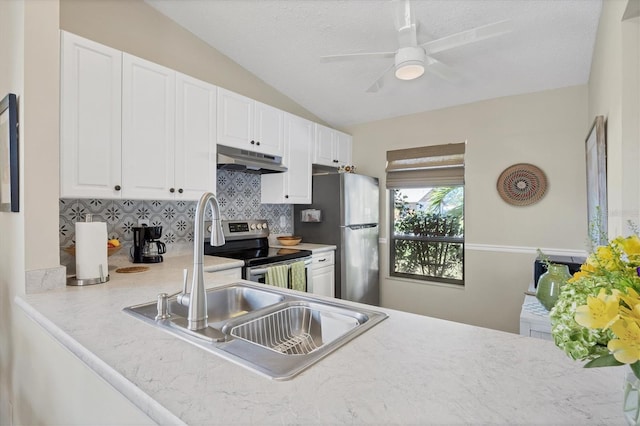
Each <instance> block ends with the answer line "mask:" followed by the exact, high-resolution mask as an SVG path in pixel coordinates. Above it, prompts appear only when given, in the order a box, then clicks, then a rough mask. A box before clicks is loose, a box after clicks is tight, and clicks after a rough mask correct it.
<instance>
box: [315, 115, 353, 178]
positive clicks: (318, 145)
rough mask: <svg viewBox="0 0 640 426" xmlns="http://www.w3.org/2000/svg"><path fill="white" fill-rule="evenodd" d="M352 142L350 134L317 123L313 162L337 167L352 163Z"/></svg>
mask: <svg viewBox="0 0 640 426" xmlns="http://www.w3.org/2000/svg"><path fill="white" fill-rule="evenodd" d="M351 144H352V138H351V136H350V135H347V134H346V133H343V132H340V131H338V130H334V129H331V128H329V127H326V126H323V125H321V124H316V140H315V147H314V150H313V164H321V165H323V166H330V167H336V168H337V167H340V166H344V165H348V164H351Z"/></svg>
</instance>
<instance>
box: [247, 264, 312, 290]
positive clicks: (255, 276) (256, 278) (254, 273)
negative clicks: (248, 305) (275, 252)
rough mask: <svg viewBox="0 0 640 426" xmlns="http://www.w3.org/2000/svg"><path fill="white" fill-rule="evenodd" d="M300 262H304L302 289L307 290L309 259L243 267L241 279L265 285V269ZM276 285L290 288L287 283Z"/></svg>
mask: <svg viewBox="0 0 640 426" xmlns="http://www.w3.org/2000/svg"><path fill="white" fill-rule="evenodd" d="M300 261H304V272H305V286H304V287H305V289H306V288H307V284H308V283H309V277H310V275H309V274H310V270H309V268H311V257H302V258H300V259H292V260H285V261H283V262H274V263H269V264H266V265H260V266H252V267H245V268H244V270H243V276H242V278H244V279H245V280H247V281H253V282H257V283H262V284H266V282H265V280H266V276H267V269H268V268H269V267H270V266H279V265H291V264H292V263H296V262H300ZM278 284H280V285H281V286H282V287H285V288H291V283H289V282H287V283H278ZM283 284H284V285H283ZM305 291H306V290H305Z"/></svg>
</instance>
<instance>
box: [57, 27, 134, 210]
mask: <svg viewBox="0 0 640 426" xmlns="http://www.w3.org/2000/svg"><path fill="white" fill-rule="evenodd" d="M121 68H122V53H121V52H120V51H118V50H115V49H111V48H109V47H107V46H103V45H101V44H98V43H95V42H93V41H91V40H87V39H84V38H82V37H78V36H76V35H74V34H70V33H66V32H62V58H61V71H62V72H61V111H60V120H61V121H60V197H62V198H73V197H79V198H88V197H92V198H119V197H120V192H119V191H120V189H121V186H122V182H121V164H120V157H121V151H120V149H121V144H120V137H121V136H120V135H121V118H120V117H121V116H120V105H121V83H122V81H121Z"/></svg>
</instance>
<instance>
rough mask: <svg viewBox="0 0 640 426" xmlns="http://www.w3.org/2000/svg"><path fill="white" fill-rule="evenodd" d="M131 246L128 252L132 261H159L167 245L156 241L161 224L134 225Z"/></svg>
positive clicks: (159, 233)
mask: <svg viewBox="0 0 640 426" xmlns="http://www.w3.org/2000/svg"><path fill="white" fill-rule="evenodd" d="M132 229H133V247H131V251H130V252H129V254H130V255H131V261H132V262H133V263H160V262H162V260H163V259H162V255H163V254H164V253H166V252H167V246H166V245H165V244H164V243H163V242H161V241H158V239H159V238H160V237H161V236H162V226H134V227H133V228H132Z"/></svg>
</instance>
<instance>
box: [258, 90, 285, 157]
mask: <svg viewBox="0 0 640 426" xmlns="http://www.w3.org/2000/svg"><path fill="white" fill-rule="evenodd" d="M253 106H254V109H253V111H254V114H253V117H254V126H253V139H254V141H255V142H256V144H257V145H256V146H257V150H258V152H262V153H265V154H271V155H277V156H282V155H283V153H284V137H283V135H284V132H283V129H284V111H282V110H280V109H278V108H274V107H272V106H269V105H266V104H263V103H261V102H258V101H255V102H254V104H253Z"/></svg>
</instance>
